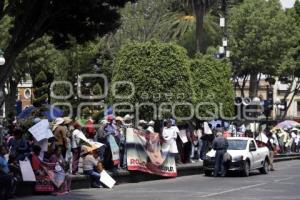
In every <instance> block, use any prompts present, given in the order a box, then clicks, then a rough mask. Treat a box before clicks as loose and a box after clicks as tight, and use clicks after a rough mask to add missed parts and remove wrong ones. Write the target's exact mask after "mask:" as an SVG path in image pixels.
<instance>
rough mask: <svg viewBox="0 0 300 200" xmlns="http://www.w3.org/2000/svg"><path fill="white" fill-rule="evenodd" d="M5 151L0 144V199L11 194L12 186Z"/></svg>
mask: <svg viewBox="0 0 300 200" xmlns="http://www.w3.org/2000/svg"><path fill="white" fill-rule="evenodd" d="M6 153H7V151H6V148H5V147H4V146H2V145H0V199H3V200H6V199H8V198H9V197H11V196H12V195H13V194H12V191H13V188H14V182H13V178H12V177H11V176H10V175H9V166H8V163H7V160H6V159H5V154H6Z"/></svg>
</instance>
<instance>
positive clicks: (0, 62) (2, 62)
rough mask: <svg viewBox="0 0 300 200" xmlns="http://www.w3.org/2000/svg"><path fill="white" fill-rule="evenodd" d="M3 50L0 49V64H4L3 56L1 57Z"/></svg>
mask: <svg viewBox="0 0 300 200" xmlns="http://www.w3.org/2000/svg"><path fill="white" fill-rule="evenodd" d="M3 54H4V52H3V51H2V50H1V49H0V65H1V66H2V65H4V64H5V58H4V57H3Z"/></svg>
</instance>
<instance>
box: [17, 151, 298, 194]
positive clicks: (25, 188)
mask: <svg viewBox="0 0 300 200" xmlns="http://www.w3.org/2000/svg"><path fill="white" fill-rule="evenodd" d="M297 159H300V153H298V154H283V155H276V156H275V158H274V162H283V161H289V160H297ZM109 174H110V175H111V176H112V177H113V178H114V179H115V180H116V181H117V185H120V184H126V183H139V182H144V181H153V180H163V179H170V178H166V177H161V176H157V175H153V174H146V173H142V172H138V171H127V170H121V171H118V172H115V173H109ZM197 174H203V167H202V162H197V163H189V164H182V165H178V166H177V177H181V176H189V175H197ZM71 179H72V188H71V189H72V190H77V189H88V188H90V180H89V178H88V177H87V176H85V175H76V176H71ZM33 188H34V183H20V184H19V185H17V196H19V197H22V196H29V195H34V189H33Z"/></svg>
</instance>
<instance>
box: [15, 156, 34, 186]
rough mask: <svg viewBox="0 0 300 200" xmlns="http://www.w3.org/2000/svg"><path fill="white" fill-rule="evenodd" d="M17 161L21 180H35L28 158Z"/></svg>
mask: <svg viewBox="0 0 300 200" xmlns="http://www.w3.org/2000/svg"><path fill="white" fill-rule="evenodd" d="M19 163H20V168H21V173H22V178H23V181H24V182H35V181H36V178H35V175H34V173H33V169H32V166H31V164H30V161H29V160H25V161H19Z"/></svg>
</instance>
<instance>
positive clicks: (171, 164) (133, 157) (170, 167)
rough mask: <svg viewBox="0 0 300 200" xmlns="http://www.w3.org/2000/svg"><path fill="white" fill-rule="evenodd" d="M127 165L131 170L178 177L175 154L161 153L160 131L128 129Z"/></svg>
mask: <svg viewBox="0 0 300 200" xmlns="http://www.w3.org/2000/svg"><path fill="white" fill-rule="evenodd" d="M126 146H127V167H128V170H129V171H141V172H145V173H149V174H155V175H159V176H165V177H176V176H177V170H176V163H175V156H174V155H172V154H168V155H167V156H166V157H163V155H162V154H161V145H160V137H159V134H158V133H149V132H148V133H146V132H144V131H140V130H137V129H133V128H128V129H127V130H126Z"/></svg>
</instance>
